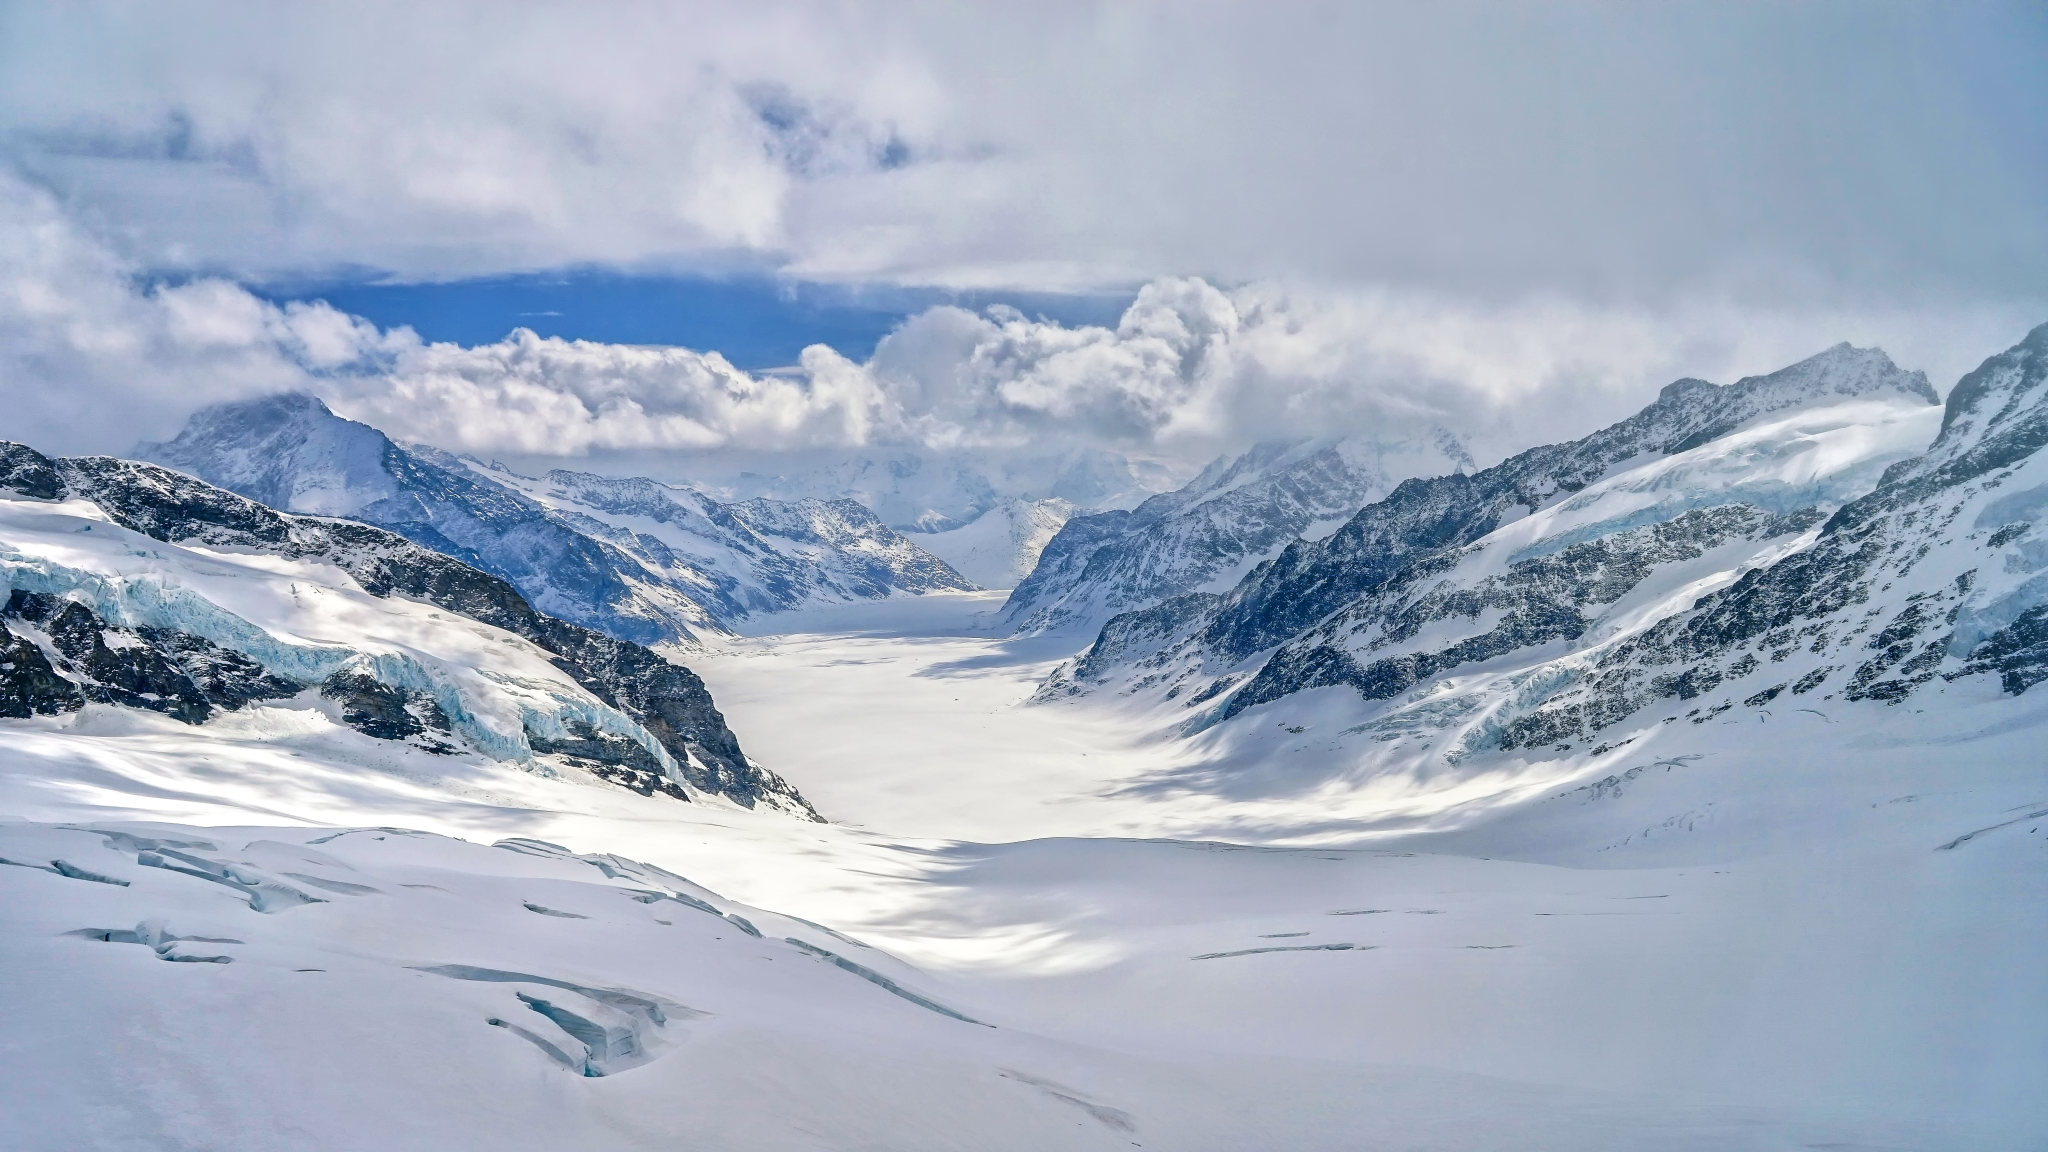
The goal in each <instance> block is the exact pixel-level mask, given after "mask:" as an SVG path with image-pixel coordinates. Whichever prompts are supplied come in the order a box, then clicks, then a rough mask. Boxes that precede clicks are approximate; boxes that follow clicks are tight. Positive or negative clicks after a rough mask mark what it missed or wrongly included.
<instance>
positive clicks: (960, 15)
mask: <svg viewBox="0 0 2048 1152" xmlns="http://www.w3.org/2000/svg"><path fill="white" fill-rule="evenodd" d="M2044 188H2048V6H2044V5H2042V4H2041V3H2040V0H1944V2H1931V0H1930V2H1923V0H1889V2H1884V3H1871V2H1868V0H1802V2H1800V3H1794V4H1786V3H1776V2H1765V0H1713V2H1706V0H1698V2H1678V3H1657V4H1644V3H1635V2H1629V0H1585V2H1574V3H1565V4H1527V3H1514V2H1509V0H1497V2H1489V0H1445V2H1443V3H1433V4H1426V5H1425V4H1413V3H1406V2H1401V0H1384V2H1376V0H1357V2H1353V3H1329V2H1327V0H1282V2H1276V3H1272V4H1260V5H1252V4H1205V3H1199V2H1192V3H1188V2H1180V0H1114V2H1107V0H1045V2H1044V3H1041V4H1032V5H1017V4H996V3H971V2H966V0H963V2H961V3H946V4H931V5H917V4H899V3H878V2H877V3H869V2H864V0H852V2H847V0H779V2H778V3H774V4H761V3H759V2H758V0H689V2H686V3H675V2H670V0H617V2H616V3H610V4H604V5H590V4H571V3H551V2H548V0H536V2H534V3H531V4H520V5H516V6H512V7H509V8H508V7H507V6H505V5H503V4H499V3H486V2H484V0H433V2H430V3H414V4H400V3H389V2H384V0H362V2H360V3H355V4H350V5H331V6H323V5H282V4H280V5H258V6H248V5H237V4H232V3H227V2H224V0H171V2H169V3H164V4H155V5H145V6H138V5H131V4H125V3H118V2H112V0H109V2H106V3H95V2H93V0H79V2H78V3H71V4H64V5H24V4H16V5H9V4H6V3H4V2H0V418H4V419H5V421H6V422H7V424H8V427H9V428H10V429H12V430H13V431H14V432H15V433H16V434H17V435H19V436H21V437H23V438H28V439H32V440H36V441H37V442H38V443H44V444H47V445H49V446H51V447H55V448H59V449H62V450H66V451H77V450H93V451H120V450H124V449H126V448H127V447H129V446H131V445H132V444H133V443H134V442H135V440H136V439H138V438H146V437H162V436H164V435H168V434H169V433H171V432H173V431H175V427H176V425H177V424H178V423H179V422H181V421H182V420H183V418H184V417H185V416H186V415H188V414H189V413H190V411H192V410H193V409H194V408H196V407H197V406H199V405H202V404H205V403H208V402H213V401H219V400H226V399H234V398H238V397H243V396H248V395H254V394H262V393H264V392H268V391H276V390H279V389H284V388H302V389H313V390H319V391H321V392H322V393H323V394H324V395H328V396H330V398H332V399H334V400H336V402H337V403H343V404H344V406H347V405H353V408H351V410H352V411H354V412H357V413H359V414H361V415H363V416H364V417H365V418H369V417H372V416H374V417H375V418H377V419H380V420H385V421H387V422H389V423H390V424H391V425H392V427H391V428H390V431H392V432H393V433H395V434H398V435H401V436H410V437H412V438H417V439H422V440H432V439H433V438H435V437H442V438H444V439H448V438H460V440H461V445H460V446H461V447H463V448H465V449H469V450H474V451H479V452H495V451H506V452H510V451H514V450H519V451H532V450H535V446H534V444H533V441H534V439H535V437H534V432H535V429H536V428H538V429H540V430H541V431H542V432H544V433H546V434H547V435H546V436H545V437H543V439H545V440H546V443H544V444H542V445H541V446H540V447H543V448H546V447H553V448H555V449H556V450H559V451H560V452H562V453H563V454H565V455H575V456H578V458H582V457H583V456H584V455H587V454H589V453H596V452H602V451H614V450H615V451H638V452H662V451H700V450H703V449H705V448H715V447H732V448H735V449H740V450H745V451H763V452H773V451H785V450H786V451H798V450H829V451H833V452H839V451H844V450H849V449H864V448H867V447H870V446H873V445H897V446H902V445H913V446H924V447H940V448H946V449H947V450H956V449H960V448H963V447H966V448H973V449H975V450H981V449H982V448H983V447H985V446H991V445H1001V446H1005V448H1004V450H1012V449H1014V450H1019V451H1021V450H1024V449H1026V448H1030V447H1033V446H1038V447H1045V448H1047V449H1052V448H1065V447H1069V446H1074V445H1088V446H1094V447H1102V448H1106V449H1111V450H1116V451H1123V452H1127V453H1132V454H1154V455H1161V454H1163V455H1171V456H1174V457H1176V458H1177V459H1179V460H1180V461H1181V462H1187V461H1191V460H1193V461H1199V460H1201V459H1204V458H1206V457H1208V456H1210V455H1213V454H1215V453H1217V452H1222V451H1228V450H1232V449H1234V448H1237V447H1242V446H1243V445H1244V444H1245V443H1247V442H1248V441H1249V440H1251V439H1254V438H1269V437H1291V436H1303V435H1328V434H1332V433H1339V434H1349V433H1354V432H1363V433H1369V434H1373V435H1377V436H1385V437H1389V438H1394V439H1398V438H1400V437H1403V436H1423V435H1428V434H1430V429H1432V428H1436V427H1447V428H1453V429H1455V430H1457V431H1458V432H1459V433H1460V434H1461V435H1469V436H1470V437H1472V438H1473V441H1474V443H1475V444H1476V443H1479V442H1481V441H1487V442H1491V443H1496V444H1499V445H1502V446H1504V447H1506V446H1520V445H1526V444H1528V443H1530V442H1532V441H1535V440H1538V439H1542V438H1558V437H1565V436H1573V435H1579V434H1583V433H1584V432H1585V431H1586V430H1588V429H1590V428H1592V427H1596V426H1598V424H1600V423H1602V422H1605V421H1606V420H1610V419H1613V418H1615V417H1617V416H1619V415H1621V414H1624V413H1626V412H1627V411H1629V410H1632V409H1633V408H1635V407H1637V406H1639V405H1640V404H1641V403H1643V402H1645V401H1646V400H1647V398H1649V397H1651V396H1654V395H1655V393H1656V390H1657V389H1658V388H1659V387H1660V386H1661V385H1662V384H1664V383H1665V382H1668V381H1669V380H1671V379H1673V378H1676V377H1678V376H1687V375H1690V376H1699V377H1703V378H1706V379H1712V380H1723V381H1726V380H1733V379H1735V378H1738V377H1740V376H1743V375H1746V374H1751V373H1758V372H1767V371H1771V370H1773V369H1775V368H1778V367H1782V366H1783V365H1785V364H1787V363H1790V362H1792V361H1794V360H1797V359H1799V358H1802V357H1803V356H1806V355H1809V354H1811V353H1813V352H1815V351H1817V350H1819V349H1821V348H1825V347H1827V346H1829V345H1831V344H1834V343H1836V342H1837V341H1842V340H1848V341H1851V342H1854V343H1857V344H1861V345H1873V344H1874V345H1878V346H1881V347H1883V348H1885V349H1886V350H1887V351H1889V352H1890V353H1891V354H1892V355H1893V356H1894V357H1895V358H1896V359H1898V360H1899V362H1900V363H1902V364H1904V365H1907V366H1909V367H1913V368H1923V369H1925V370H1927V371H1928V373H1929V375H1930V377H1931V378H1932V379H1933V380H1934V382H1935V384H1936V386H1937V387H1946V386H1947V385H1948V384H1951V383H1953V381H1954V380H1955V379H1956V378H1957V376H1958V375H1960V373H1962V372H1963V371H1966V370H1967V369H1969V368H1970V367H1972V366H1974V365H1975V364H1976V363H1977V362H1978V361H1980V360H1981V359H1982V358H1983V357H1984V356H1985V355H1987V354H1989V353H1990V352H1992V351H1995V350H1997V349H1999V348H2002V347H2005V346H2007V345H2009V344H2010V343H2012V342H2013V341H2014V340H2016V339H2018V338H2019V337H2020V336H2021V335H2022V334H2024V333H2025V332H2026V331H2027V329H2028V328H2030V327H2031V326H2032V325H2033V324H2036V323H2039V322H2041V321H2042V320H2044V319H2048V212H2044V211H2043V209H2042V205H2043V194H2042V189H2044ZM1147 294H1149V295H1147ZM316 300H317V301H325V302H326V303H327V304H328V305H331V306H332V307H331V308H327V309H319V308H310V307H308V306H307V305H308V302H310V301H316ZM1133 302H1138V303H1141V304H1142V305H1143V307H1141V308H1138V309H1137V310H1136V311H1135V312H1134V313H1133V315H1134V317H1135V319H1134V320H1133V322H1132V323H1131V324H1130V325H1127V326H1126V327H1125V328H1124V329H1123V330H1120V331H1116V332H1105V331H1103V330H1102V329H1100V328H1095V327H1090V325H1099V324H1103V323H1106V322H1109V321H1111V320H1116V319H1119V317H1120V315H1121V314H1122V312H1123V310H1124V308H1125V306H1126V305H1127V304H1131V303H1133ZM993 303H1003V304H1009V305H1012V306H1014V307H1015V308H1017V309H1018V310H1019V313H1020V314H1010V313H1003V314H1001V315H998V316H993V317H992V316H990V315H988V314H987V313H986V312H985V311H983V310H984V309H985V308H986V306H988V305H990V304H993ZM945 304H961V305H964V306H966V309H967V310H966V311H961V310H958V309H949V308H945V307H941V305H945ZM351 317H354V318H355V319H351ZM407 328H409V329H411V330H413V331H415V332H417V333H418V334H419V336H420V337H422V338H424V340H425V341H427V342H429V343H425V344H420V343H408V340H407V337H406V336H405V335H404V331H403V330H404V329H407ZM515 328H525V329H530V330H532V331H533V332H535V333H538V334H540V335H541V336H543V337H563V338H574V339H577V340H583V341H589V342H591V343H589V344H586V345H575V346H569V345H564V344H562V343H561V342H560V341H548V340H542V341H538V342H534V341H523V340H507V339H506V338H505V337H506V335H507V333H509V332H511V331H512V330H514V329H515ZM891 333H898V335H891ZM433 342H443V343H433ZM814 344H822V345H824V346H826V347H828V348H830V349H833V350H835V351H836V353H837V356H836V357H831V356H811V357H809V358H807V359H805V361H804V363H802V364H801V365H798V366H797V369H798V370H797V371H795V372H789V373H781V374H779V375H778V376H777V377H776V379H775V380H763V379H759V378H756V377H755V376H753V375H748V374H746V373H742V374H741V375H738V376H733V375H729V374H725V372H724V370H723V369H722V368H721V367H720V363H719V362H718V361H715V360H712V359H709V358H707V357H705V356H701V355H698V353H700V352H707V351H715V352H718V353H721V354H722V355H723V356H725V357H726V358H728V359H729V360H730V362H731V363H732V364H735V365H738V366H739V367H740V368H741V369H744V370H747V371H748V372H752V373H758V372H760V371H761V370H765V369H774V368H784V367H789V366H791V365H792V362H793V361H796V360H797V359H799V352H800V351H801V350H802V349H804V348H805V347H807V346H811V345H814ZM648 346H663V347H665V348H667V351H666V352H663V353H661V354H654V355H650V354H645V352H646V348H647V347H648ZM456 353H460V354H459V355H458V354H456Z"/></svg>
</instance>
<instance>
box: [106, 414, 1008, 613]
mask: <svg viewBox="0 0 2048 1152" xmlns="http://www.w3.org/2000/svg"><path fill="white" fill-rule="evenodd" d="M138 455H140V456H142V457H144V458H146V459H149V460H151V461H153V462H155V463H158V464H162V465H165V466H167V467H171V468H175V469H177V470H179V471H182V472H186V473H188V474H190V475H193V476H196V477H199V478H200V479H203V480H205V481H207V482H209V483H211V484H215V485H218V486H220V487H223V488H226V489H228V490H230V491H233V492H237V493H240V494H241V495H243V496H247V497H249V498H250V499H252V500H255V501H257V502H259V503H262V504H266V505H269V506H271V507H274V508H279V509H283V510H285V511H288V512H294V513H299V514H305V515H317V516H336V517H347V518H349V519H352V520H360V521H362V522H364V523H369V524H375V525H377V526H379V527H382V528H386V529H389V530H390V531H393V532H396V533H398V534H399V535H401V536H404V537H406V538H407V539H409V540H411V541H413V542H414V543H416V544H420V545H422V546H424V547H427V548H431V549H433V550H434V551H437V552H440V553H443V554H444V555H448V556H452V557H454V558H456V559H458V560H461V561H462V562H463V563H465V564H468V565H470V566H472V567H475V568H478V569H481V570H483V571H486V572H489V573H491V574H492V575H494V576H498V577H500V578H502V579H504V580H506V581H507V582H509V583H510V584H512V585H513V587H515V588H517V589H519V591H520V593H521V594H522V595H523V596H525V597H526V598H527V599H528V600H529V602H531V603H532V604H533V605H534V606H535V607H536V608H537V609H539V610H540V611H543V612H546V613H548V614H550V615H553V616H556V617H559V618H561V619H564V620H569V621H572V622H574V623H578V624H582V625H584V626H586V627H590V628H595V629H597V630H598V631H601V632H605V633H607V634H609V635H613V636H617V637H620V638H622V639H626V640H631V641H634V642H636V643H641V644H658V643H663V642H685V643H687V642H690V641H691V640H693V639H694V638H695V637H696V636H697V634H699V633H703V632H721V631H726V630H728V629H730V627H731V626H732V625H734V624H735V623H737V622H738V621H740V620H742V619H745V618H746V617H748V616H750V615H754V614H757V613H763V612H777V611H783V610H786V609H789V608H795V607H801V606H803V605H805V604H809V603H820V602H831V601H837V600H847V599H857V598H866V597H875V596H887V595H891V594H894V593H898V592H925V591H934V590H942V589H959V588H966V587H969V586H970V585H968V583H967V582H966V581H965V580H964V579H963V578H961V577H960V575H959V574H958V573H956V572H953V571H952V570H951V569H950V568H948V567H947V566H946V565H945V563H944V562H942V561H940V560H938V559H936V558H934V557H932V556H930V555H929V554H927V553H924V552H923V551H921V550H920V549H918V548H917V546H916V545H914V544H912V543H910V542H909V541H908V540H906V539H905V538H904V537H903V536H902V535H900V534H898V533H896V532H895V531H893V530H892V529H890V528H888V527H887V526H886V525H884V524H882V523H881V522H880V521H879V520H878V519H876V517H875V516H874V515H873V514H872V513H870V512H868V511H867V510H866V509H865V508H862V507H860V506H859V505H858V504H855V503H853V502H851V501H836V502H825V501H804V502H800V503H795V504H787V505H785V504H783V503H781V502H776V501H749V502H746V503H744V504H742V505H723V504H720V503H718V502H717V501H713V500H711V499H709V498H707V497H704V496H702V495H700V494H698V493H695V492H692V491H689V490H687V489H678V488H673V487H671V486H668V485H663V484H658V483H656V482H654V481H651V480H639V479H634V480H613V479H610V478H607V477H600V476H594V475H588V474H583V473H573V472H555V473H550V474H549V475H548V476H547V477H546V478H544V479H536V478H532V477H525V476H520V475H518V474H516V473H513V472H511V471H510V470H509V469H504V468H502V467H499V468H493V467H488V466H483V465H480V464H477V463H475V462H473V461H470V460H467V459H464V458H460V457H456V456H453V455H451V454H449V453H446V452H442V451H440V450H438V449H434V448H430V447H427V446H423V445H410V446H401V445H399V444H397V443H395V442H393V441H392V440H391V439H390V438H389V437H387V436H385V435H384V434H383V433H382V432H379V431H378V430H376V429H375V428H371V427H369V426H368V425H365V424H360V423H357V422H355V421H351V420H344V419H342V418H341V417H338V416H336V415H334V414H333V413H332V412H330V411H328V409H327V407H326V405H324V404H323V403H321V401H320V400H318V399H317V398H315V397H312V396H306V395H283V396H272V397H266V398H263V399H259V400H251V401H245V402H240V403H234V404H225V405H218V406H216V407H213V408H209V409H206V410H204V411H201V412H200V413H198V414H197V415H195V416H194V417H193V418H192V420H191V421H190V422H189V423H188V425H187V426H186V428H185V429H184V431H183V432H181V433H180V434H179V435H178V437H177V438H175V439H173V440H170V441H168V442H165V443H162V444H145V445H142V446H141V447H140V448H139V449H138Z"/></svg>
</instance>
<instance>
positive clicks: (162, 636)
mask: <svg viewBox="0 0 2048 1152" xmlns="http://www.w3.org/2000/svg"><path fill="white" fill-rule="evenodd" d="M0 614H4V615H5V616H6V617H7V618H8V619H12V620H17V621H21V622H24V623H27V624H32V625H34V626H35V627H37V628H39V629H41V630H42V632H43V634H44V635H45V636H47V637H48V638H49V641H50V645H51V647H52V648H54V649H55V651H56V654H57V657H56V660H55V662H54V663H53V662H51V661H49V660H48V659H46V658H44V656H43V653H42V652H41V650H40V649H36V647H35V645H34V644H33V643H30V642H29V641H28V640H27V639H26V638H20V637H17V638H16V640H17V642H18V643H20V644H26V645H27V646H28V647H29V648H30V649H34V650H35V652H36V655H35V657H29V656H28V655H27V653H25V652H24V653H22V654H21V656H22V660H23V661H24V662H25V666H24V671H23V675H25V676H28V677H32V678H36V677H46V676H58V678H59V679H63V680H64V682H65V684H67V685H69V686H70V687H69V691H68V692H66V691H65V690H64V689H60V688H57V687H55V686H54V685H51V684H49V683H48V681H47V679H43V680H42V683H43V689H42V693H41V694H42V696H43V697H44V698H45V699H48V700H50V701H52V702H53V704H52V706H51V707H48V708H43V709H31V710H34V711H57V710H68V709H62V708H61V705H58V704H55V703H54V702H56V701H61V700H64V699H70V698H78V699H81V700H91V701H94V702H97V703H103V704H119V705H122V706H124V707H128V708H146V709H148V710H150V711H152V712H162V713H164V714H165V715H167V716H170V717H172V718H174V719H177V720H182V721H184V722H185V723H187V724H204V723H205V722H206V721H207V720H208V719H209V718H210V717H211V716H212V715H213V713H214V712H215V710H217V709H218V710H226V711H233V710H235V709H237V708H240V707H242V706H243V705H245V704H248V703H251V702H253V701H256V700H272V699H280V698H283V697H288V696H295V695H297V694H298V693H299V691H300V690H301V688H302V685H299V684H297V683H294V682H292V681H290V680H285V679H283V678H281V677H276V676H272V675H270V674H268V673H267V672H265V671H264V670H263V668H262V666H261V665H259V664H257V663H256V662H255V661H253V660H250V659H249V658H247V657H246V656H243V655H242V654H240V653H239V652H232V651H229V650H228V649H225V648H221V647H218V646H216V645H214V644H212V643H209V642H208V641H206V640H203V639H201V638H199V637H197V636H192V635H188V634H186V633H183V632H174V631H170V630H167V629H161V628H139V629H126V628H115V627H112V626H110V625H109V624H108V623H107V622H106V621H104V620H102V619H100V617H99V616H98V615H97V614H95V613H94V612H93V611H92V609H90V608H87V607H86V606H85V605H83V604H79V603H75V602H73V601H70V600H63V599H59V598H57V597H55V596H49V595H44V594H40V593H33V592H23V591H20V590H18V589H17V590H16V591H14V592H13V593H12V594H10V595H9V597H8V599H7V605H6V607H5V608H4V609H0ZM37 660H41V661H42V663H41V665H40V667H38V666H37V665H36V661H37ZM60 672H61V673H64V674H68V677H69V678H68V679H66V678H65V677H64V676H60V675H59V673H60ZM24 714H25V713H24Z"/></svg>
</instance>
